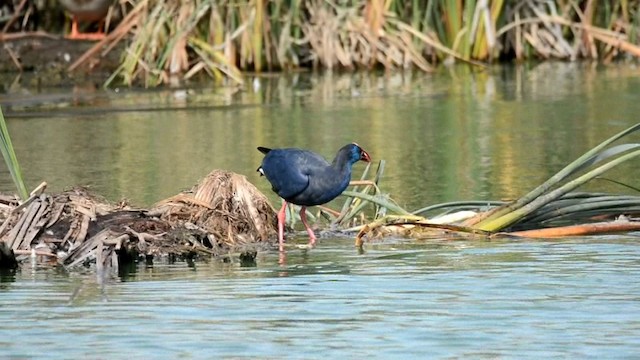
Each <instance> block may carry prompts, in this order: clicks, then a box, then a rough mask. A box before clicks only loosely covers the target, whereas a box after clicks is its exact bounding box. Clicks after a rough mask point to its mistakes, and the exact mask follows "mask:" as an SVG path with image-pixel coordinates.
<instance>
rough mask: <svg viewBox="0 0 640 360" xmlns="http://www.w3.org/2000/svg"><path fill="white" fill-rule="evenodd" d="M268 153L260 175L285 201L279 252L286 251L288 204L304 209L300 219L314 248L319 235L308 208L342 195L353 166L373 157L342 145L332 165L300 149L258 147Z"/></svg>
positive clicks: (281, 216)
mask: <svg viewBox="0 0 640 360" xmlns="http://www.w3.org/2000/svg"><path fill="white" fill-rule="evenodd" d="M258 150H259V151H260V152H262V153H263V154H265V157H264V159H262V165H261V166H260V167H259V168H258V172H260V174H262V175H264V176H265V177H266V178H267V180H269V182H270V183H271V186H272V188H273V191H274V192H275V193H276V194H278V195H279V196H280V197H281V198H283V199H284V204H282V208H281V209H280V212H278V241H279V243H280V251H283V250H284V223H285V216H286V215H285V214H286V208H287V203H292V204H296V205H300V206H302V209H300V219H301V220H302V223H303V224H304V227H305V228H306V229H307V233H308V234H309V238H310V240H309V245H310V246H313V245H315V242H316V236H315V234H314V233H313V230H311V228H310V227H309V224H308V223H307V216H306V214H305V210H306V207H307V206H314V205H321V204H325V203H327V202H329V201H331V200H333V199H335V198H336V197H337V196H338V195H340V194H342V192H343V191H344V190H345V189H346V188H347V186H348V185H349V181H351V166H353V164H355V163H356V162H358V160H363V161H366V162H370V161H371V157H369V154H367V152H366V151H364V150H363V149H362V148H361V147H360V146H359V145H358V144H356V143H352V144H348V145H345V146H343V147H342V148H341V149H340V150H338V154H336V157H335V158H334V159H333V162H332V163H331V164H329V162H327V160H325V159H324V158H323V157H322V156H320V155H318V154H316V153H314V152H311V151H308V150H302V149H297V148H286V149H269V148H265V147H258Z"/></svg>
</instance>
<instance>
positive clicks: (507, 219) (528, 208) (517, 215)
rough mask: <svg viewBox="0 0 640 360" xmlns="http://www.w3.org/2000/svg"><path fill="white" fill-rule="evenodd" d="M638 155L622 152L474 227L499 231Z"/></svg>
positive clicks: (636, 151) (637, 153) (639, 153)
mask: <svg viewBox="0 0 640 360" xmlns="http://www.w3.org/2000/svg"><path fill="white" fill-rule="evenodd" d="M638 155H640V150H635V151H632V152H629V153H627V154H624V155H622V156H620V157H618V158H616V159H614V160H611V161H609V162H607V163H605V164H603V165H601V166H599V167H597V168H595V169H593V170H591V171H589V172H588V173H586V174H584V175H581V176H580V177H578V178H576V179H574V180H572V181H570V182H568V183H566V184H564V185H563V186H561V187H559V188H557V189H555V190H553V191H550V192H549V193H547V194H544V195H541V196H538V197H537V198H536V199H535V200H533V201H531V202H529V203H528V204H526V205H525V206H522V207H521V208H519V209H517V210H515V211H512V212H510V213H508V214H505V215H503V216H501V217H499V218H497V219H492V220H491V221H485V222H483V223H482V224H478V225H476V226H475V227H477V228H478V229H481V230H485V231H499V230H502V229H504V228H505V227H507V226H509V225H512V224H513V223H515V222H516V221H518V220H520V219H522V218H523V217H524V216H526V215H528V214H530V213H532V212H533V211H535V210H537V209H539V208H540V207H542V206H544V205H546V204H548V203H550V202H551V201H553V200H556V199H558V198H559V197H561V196H563V195H564V194H566V193H568V192H570V191H572V190H573V189H575V188H577V187H578V186H580V185H582V184H584V183H586V182H587V181H589V180H591V179H593V178H594V177H596V176H598V175H601V174H603V173H605V172H606V171H608V170H609V169H611V168H613V167H615V166H617V165H619V164H622V163H623V162H625V161H627V160H629V159H631V158H634V157H636V156H638Z"/></svg>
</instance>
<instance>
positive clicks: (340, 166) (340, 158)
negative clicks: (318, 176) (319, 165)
mask: <svg viewBox="0 0 640 360" xmlns="http://www.w3.org/2000/svg"><path fill="white" fill-rule="evenodd" d="M351 166H353V161H351V158H350V156H349V154H348V153H346V152H343V151H340V152H339V153H338V154H337V155H336V157H335V159H333V162H332V163H331V167H333V168H334V170H336V171H337V172H338V173H340V174H341V175H346V174H350V173H351Z"/></svg>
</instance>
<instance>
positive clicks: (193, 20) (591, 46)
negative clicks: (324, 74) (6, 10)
mask: <svg viewBox="0 0 640 360" xmlns="http://www.w3.org/2000/svg"><path fill="white" fill-rule="evenodd" d="M122 2H123V3H125V4H128V8H129V11H128V13H127V14H126V16H125V17H124V18H123V20H122V21H121V22H120V24H119V26H118V27H117V28H116V29H115V30H114V31H113V32H112V33H110V34H109V35H108V36H107V38H106V39H104V40H103V41H101V42H99V43H98V44H96V46H95V47H94V48H93V49H92V50H90V51H89V52H87V55H86V56H85V57H83V58H81V59H79V60H78V61H77V62H76V63H74V64H73V65H72V66H71V67H70V69H75V68H77V67H78V66H80V65H81V64H82V63H84V62H85V61H87V59H88V58H89V57H90V56H94V55H97V54H99V53H102V54H104V53H105V52H107V51H109V50H110V49H112V48H113V47H114V45H115V44H117V43H118V42H120V41H122V40H124V39H126V40H127V42H128V45H127V47H126V50H125V52H124V54H123V60H122V64H121V66H120V67H119V68H118V69H117V71H116V72H115V73H114V74H113V75H112V77H111V78H110V79H109V80H108V82H107V83H108V84H110V83H112V82H113V81H115V80H116V79H120V80H122V82H124V83H125V84H129V85H131V84H133V83H134V82H138V83H140V82H141V83H144V84H145V85H146V86H155V85H158V84H173V83H179V82H180V81H181V80H185V79H190V78H192V77H194V76H197V75H199V74H207V75H208V76H211V77H213V78H215V79H218V80H224V79H228V80H230V82H231V83H232V84H242V83H243V78H242V75H241V72H240V71H241V70H243V71H244V70H253V71H257V72H261V71H265V70H269V71H271V70H281V69H289V68H298V67H315V66H317V67H323V68H329V69H333V68H347V69H355V68H372V67H375V66H381V67H384V68H386V69H392V68H407V67H416V68H419V69H421V70H424V71H431V70H432V66H433V65H435V64H436V63H439V62H442V61H446V60H447V59H449V60H453V59H456V60H458V61H465V62H471V63H474V64H478V63H477V61H484V62H488V61H494V60H495V59H498V58H506V59H512V58H515V59H517V60H524V59H530V58H544V59H548V58H555V59H571V60H574V59H578V58H588V59H602V60H605V61H611V60H612V59H614V58H616V57H617V56H618V55H619V54H621V53H626V54H630V55H633V56H640V47H638V46H637V45H636V43H637V36H636V33H637V31H638V19H636V17H637V14H638V10H639V9H640V2H637V1H633V2H628V1H607V3H608V4H607V6H596V5H597V3H598V2H597V1H593V0H590V1H586V2H575V1H563V0H556V1H531V0H521V1H511V2H506V1H504V0H498V1H486V0H477V1H474V0H472V1H464V2H463V1H451V0H429V1H427V0H412V1H408V0H391V1H389V0H371V1H366V2H360V1H343V2H332V1H327V0H312V1H299V0H289V1H285V0H271V1H265V0H251V1H246V2H236V1H230V0H189V1H187V0H122Z"/></svg>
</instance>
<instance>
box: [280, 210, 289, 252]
mask: <svg viewBox="0 0 640 360" xmlns="http://www.w3.org/2000/svg"><path fill="white" fill-rule="evenodd" d="M286 218H287V202H286V201H285V202H284V203H283V204H282V208H281V209H280V211H279V212H278V243H279V244H280V252H282V251H284V222H285V220H286Z"/></svg>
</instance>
